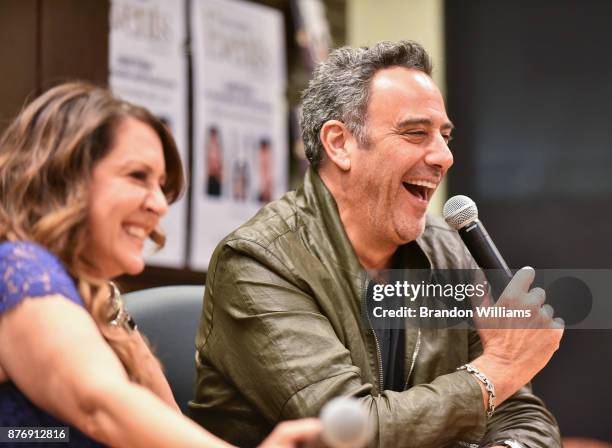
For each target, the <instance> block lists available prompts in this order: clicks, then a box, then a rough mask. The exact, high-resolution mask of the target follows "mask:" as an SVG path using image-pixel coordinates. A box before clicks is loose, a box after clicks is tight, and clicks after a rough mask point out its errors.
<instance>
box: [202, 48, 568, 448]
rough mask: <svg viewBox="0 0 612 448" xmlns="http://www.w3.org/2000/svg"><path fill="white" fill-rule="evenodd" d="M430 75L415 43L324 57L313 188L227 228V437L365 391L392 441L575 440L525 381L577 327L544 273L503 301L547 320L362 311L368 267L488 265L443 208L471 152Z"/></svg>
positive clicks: (216, 420)
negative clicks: (378, 322) (438, 192)
mask: <svg viewBox="0 0 612 448" xmlns="http://www.w3.org/2000/svg"><path fill="white" fill-rule="evenodd" d="M430 73H431V64H430V61H429V57H428V56H427V54H426V52H425V51H424V50H423V48H422V47H420V46H419V45H418V44H416V43H414V42H399V43H389V42H382V43H379V44H377V45H375V46H374V47H372V48H370V49H363V48H362V49H351V48H342V49H339V50H336V51H334V52H333V53H332V54H331V55H330V57H329V58H328V60H327V61H325V62H323V63H322V64H321V65H320V66H319V67H318V68H317V70H316V72H315V74H314V79H313V80H312V81H311V82H310V85H309V87H308V89H307V90H306V91H305V93H304V106H303V120H302V125H303V137H304V142H305V148H306V154H307V156H308V159H309V161H310V163H311V168H310V170H309V171H308V173H307V174H306V177H305V181H304V186H303V188H302V189H300V190H298V191H297V192H291V193H288V194H286V195H285V196H284V197H283V198H281V199H280V200H278V201H275V202H272V203H270V204H269V205H267V206H266V207H264V208H263V209H262V210H261V211H260V212H259V213H258V214H257V215H256V216H255V217H254V218H253V219H251V220H250V221H249V222H247V223H246V224H245V225H244V226H242V227H241V228H239V229H238V230H236V231H235V232H233V233H232V234H231V235H230V236H228V237H227V238H226V239H225V240H223V241H222V242H221V243H220V245H219V246H218V247H217V250H216V251H215V253H214V255H213V258H212V260H211V263H210V267H209V273H208V278H207V285H206V296H205V299H204V311H203V315H202V322H201V325H200V330H199V333H198V336H197V339H196V345H197V369H198V380H197V391H196V397H195V399H194V401H193V402H192V403H191V409H192V411H193V416H194V418H195V419H196V420H197V421H199V422H200V423H201V424H202V425H204V426H205V427H206V428H207V429H209V430H210V431H212V432H213V433H215V434H217V435H219V436H221V437H222V438H225V439H227V440H229V441H231V442H233V443H236V444H238V445H243V446H252V445H255V444H256V442H258V441H259V440H261V439H262V438H263V437H264V436H265V435H266V434H267V433H268V432H269V431H270V430H271V429H272V427H273V425H274V424H275V423H276V422H278V421H280V420H286V419H292V418H297V417H303V416H313V415H317V413H318V412H319V410H320V409H321V407H322V406H323V404H325V402H327V401H328V400H330V399H331V398H333V397H336V396H339V395H351V396H354V397H358V398H360V400H361V401H362V402H363V403H364V404H365V406H366V407H367V409H368V410H369V412H370V416H371V418H372V420H373V422H374V427H375V437H374V440H373V444H374V445H375V446H380V447H419V448H427V447H446V446H465V447H477V446H496V447H503V446H525V447H530V448H533V447H547V448H550V447H558V446H560V441H559V432H558V428H557V426H556V423H555V420H554V418H553V417H552V416H551V415H550V413H549V412H548V411H547V410H546V409H545V408H544V406H543V404H542V402H541V401H540V400H538V399H537V398H536V397H535V396H534V395H532V394H531V391H530V389H529V387H526V386H523V385H525V384H527V383H528V382H529V381H530V380H531V379H532V377H533V376H534V375H535V374H536V373H537V372H538V371H539V370H540V369H541V368H542V367H544V365H546V363H547V362H548V360H549V359H550V357H551V356H552V354H553V353H554V351H555V350H556V349H557V347H558V344H559V341H560V338H561V334H562V325H561V324H560V323H559V322H557V321H555V320H553V319H552V314H551V310H550V308H549V307H542V308H541V305H542V303H543V300H544V297H543V291H541V290H539V289H535V290H532V291H528V290H529V286H530V284H531V281H532V280H533V270H531V269H524V270H521V271H519V273H518V274H517V275H516V276H515V278H514V279H513V280H512V282H511V284H510V285H509V287H508V288H507V290H506V292H505V294H504V297H502V298H501V299H500V300H504V305H505V306H507V307H509V308H512V307H515V308H517V307H525V306H527V307H530V308H531V309H532V310H533V321H532V322H531V324H532V325H531V326H532V327H534V328H539V329H532V330H521V329H516V330H512V331H510V330H495V329H489V330H480V331H479V332H478V333H477V332H476V331H468V330H465V331H462V330H444V329H438V330H432V329H429V330H426V329H421V330H418V329H408V330H405V331H398V330H383V331H380V330H378V331H373V330H371V329H370V328H367V326H364V324H363V321H362V319H361V316H362V312H363V307H365V306H366V305H365V297H366V290H367V288H368V282H367V280H364V278H365V276H364V271H365V269H387V268H401V269H409V268H426V269H430V268H458V269H460V268H471V267H473V260H471V258H469V256H468V255H467V254H466V251H465V248H464V247H463V246H462V243H461V241H460V240H459V239H458V237H457V235H456V233H455V232H453V231H451V230H450V229H449V228H448V227H447V226H446V225H445V224H444V223H442V222H440V220H439V219H433V218H430V217H426V208H427V204H428V201H429V199H430V198H431V195H432V194H433V192H434V190H435V188H436V187H437V186H438V185H439V184H440V182H441V180H442V178H443V176H444V174H445V173H446V171H447V170H448V168H449V167H450V166H451V164H452V162H453V158H452V155H451V153H450V151H449V149H448V146H447V145H448V141H449V140H450V134H451V131H452V124H451V122H450V121H449V119H448V117H447V116H446V111H445V107H444V102H443V100H442V96H441V94H440V91H439V90H438V88H437V87H436V86H435V84H434V83H433V81H432V79H431V77H430ZM481 341H482V344H481ZM483 346H484V351H483V349H482V347H483ZM468 362H469V363H471V368H470V370H469V371H468V370H465V369H464V370H457V368H459V367H461V366H462V365H465V364H466V363H468ZM472 368H473V369H475V370H473V369H472ZM487 386H488V387H489V389H490V390H487ZM493 388H494V389H495V392H496V395H497V396H496V402H497V408H496V409H493V408H494V407H495V406H494V400H495V399H494V397H493V395H492V394H491V389H493ZM491 411H494V412H493V413H492V415H491V416H489V414H491Z"/></svg>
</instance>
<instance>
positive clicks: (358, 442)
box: [320, 397, 371, 448]
mask: <svg viewBox="0 0 612 448" xmlns="http://www.w3.org/2000/svg"><path fill="white" fill-rule="evenodd" d="M320 418H321V425H322V430H321V437H322V438H323V441H324V442H325V443H326V444H327V445H328V446H330V447H331V448H360V447H363V446H365V445H366V444H367V443H368V442H369V440H370V436H371V431H370V424H369V421H368V412H367V410H366V409H365V407H364V406H363V405H362V404H361V403H360V402H359V400H357V399H356V398H352V397H337V398H334V399H333V400H331V401H330V402H328V403H327V404H326V405H325V406H323V409H322V410H321V415H320Z"/></svg>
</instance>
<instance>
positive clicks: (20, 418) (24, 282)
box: [0, 241, 103, 448]
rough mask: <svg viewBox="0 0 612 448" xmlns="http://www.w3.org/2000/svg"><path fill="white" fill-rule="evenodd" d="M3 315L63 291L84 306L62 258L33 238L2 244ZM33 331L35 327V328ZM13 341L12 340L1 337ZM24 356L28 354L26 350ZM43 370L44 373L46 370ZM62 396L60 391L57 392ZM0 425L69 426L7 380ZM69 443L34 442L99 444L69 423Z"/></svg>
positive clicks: (0, 388)
mask: <svg viewBox="0 0 612 448" xmlns="http://www.w3.org/2000/svg"><path fill="white" fill-rule="evenodd" d="M0 275H1V281H0V316H1V315H2V314H3V313H5V312H7V311H8V310H10V309H11V308H12V307H14V306H17V305H18V304H19V302H20V301H22V300H23V299H24V298H26V297H31V298H38V297H44V296H48V295H50V294H61V295H62V296H64V297H65V298H66V299H68V300H70V301H72V302H74V303H76V304H78V305H80V306H85V305H84V303H83V300H82V299H81V297H80V296H79V293H78V292H77V290H76V288H75V285H74V282H73V281H72V279H71V278H70V276H69V275H68V273H67V272H66V270H65V269H64V267H63V265H62V264H61V262H60V261H59V260H58V259H57V258H56V257H55V256H54V255H53V254H51V253H50V252H48V251H47V250H46V249H44V248H43V247H41V246H38V245H36V244H34V243H31V242H25V241H20V242H4V243H2V244H0ZM32 331H36V329H35V328H33V329H32ZM0 343H1V344H10V343H11V341H10V340H8V341H0ZM23 356H27V353H24V354H23ZM43 374H44V373H43ZM57 399H58V400H61V399H62V397H61V394H58V397H57ZM0 426H8V427H24V426H26V427H32V426H41V427H51V426H55V427H57V426H64V427H65V426H69V425H66V424H65V423H63V422H61V421H60V420H58V419H56V418H55V417H53V416H51V415H49V414H47V413H46V412H45V411H43V410H42V409H39V408H38V407H36V405H35V404H33V403H32V402H31V401H30V400H28V398H27V397H26V396H25V395H24V394H22V393H21V392H20V391H19V389H17V387H15V385H14V384H13V383H12V382H10V381H8V382H5V383H2V384H0ZM69 428H70V429H69V433H70V443H44V444H42V445H41V444H40V443H35V444H33V445H34V446H39V445H40V446H45V447H49V446H57V447H64V448H65V447H66V446H71V447H72V446H74V447H100V446H103V445H100V444H99V443H97V442H95V441H93V440H92V439H90V438H88V437H87V436H85V435H84V434H83V433H81V432H80V431H79V430H78V429H76V428H74V427H69ZM0 445H1V446H2V447H3V448H4V447H10V446H15V447H17V448H23V447H25V446H28V442H26V443H14V444H10V443H9V444H5V443H1V444H0Z"/></svg>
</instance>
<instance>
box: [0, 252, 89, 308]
mask: <svg viewBox="0 0 612 448" xmlns="http://www.w3.org/2000/svg"><path fill="white" fill-rule="evenodd" d="M0 276H1V281H0V313H3V312H5V311H6V310H8V309H10V308H12V307H13V306H15V305H16V304H18V303H19V302H20V301H21V300H23V299H24V298H26V297H44V296H48V295H53V294H60V295H62V296H64V297H66V298H67V299H68V300H70V301H72V302H74V303H76V304H78V305H81V306H84V304H83V300H82V299H81V297H80V296H79V293H78V292H77V290H76V287H75V285H74V282H73V281H72V279H71V278H70V276H69V275H68V273H67V272H66V269H64V266H63V265H62V263H61V262H60V261H59V259H58V258H57V257H56V256H55V255H53V254H51V253H50V252H49V251H47V250H46V249H45V248H43V247H42V246H39V245H37V244H35V243H32V242H29V241H17V242H13V241H7V242H4V243H2V244H0Z"/></svg>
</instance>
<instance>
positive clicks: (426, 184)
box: [407, 180, 437, 190]
mask: <svg viewBox="0 0 612 448" xmlns="http://www.w3.org/2000/svg"><path fill="white" fill-rule="evenodd" d="M407 183H409V184H412V185H418V186H419V187H426V188H431V189H432V190H433V189H435V188H436V187H437V185H436V184H434V183H433V182H428V181H426V180H411V181H409V182H407Z"/></svg>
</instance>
